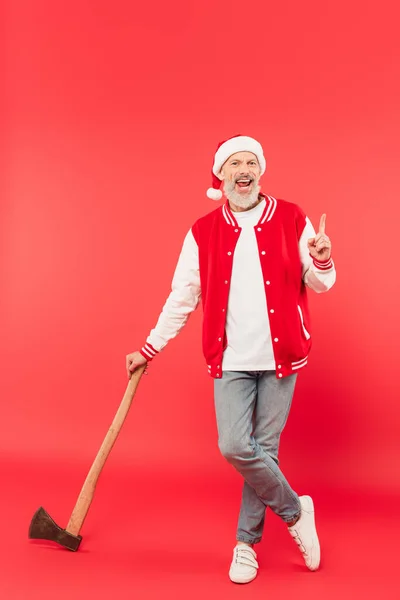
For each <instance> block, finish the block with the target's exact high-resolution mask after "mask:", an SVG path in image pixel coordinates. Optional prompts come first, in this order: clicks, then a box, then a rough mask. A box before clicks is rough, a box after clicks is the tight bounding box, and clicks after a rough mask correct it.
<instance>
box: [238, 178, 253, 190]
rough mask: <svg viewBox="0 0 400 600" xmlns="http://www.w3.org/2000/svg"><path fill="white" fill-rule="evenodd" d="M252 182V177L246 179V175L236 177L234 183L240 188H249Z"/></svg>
mask: <svg viewBox="0 0 400 600" xmlns="http://www.w3.org/2000/svg"><path fill="white" fill-rule="evenodd" d="M251 184H252V179H248V178H247V177H242V178H241V179H237V181H236V185H237V186H238V187H239V188H240V189H243V188H249V187H250V186H251Z"/></svg>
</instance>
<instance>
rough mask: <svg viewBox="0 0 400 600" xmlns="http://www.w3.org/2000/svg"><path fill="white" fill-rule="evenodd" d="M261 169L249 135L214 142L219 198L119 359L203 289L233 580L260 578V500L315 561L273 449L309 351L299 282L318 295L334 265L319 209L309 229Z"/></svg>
mask: <svg viewBox="0 0 400 600" xmlns="http://www.w3.org/2000/svg"><path fill="white" fill-rule="evenodd" d="M265 167H266V163H265V158H264V154H263V150H262V147H261V145H260V144H259V142H257V141H256V140H255V139H253V138H251V137H247V136H242V135H239V136H234V137H232V138H230V139H228V140H226V141H224V142H222V143H221V144H219V146H218V148H217V152H216V154H215V157H214V164H213V169H212V178H213V188H210V189H209V190H208V192H207V195H208V196H209V197H210V198H213V199H220V198H221V197H222V192H221V190H220V189H219V187H220V185H221V183H222V182H223V190H224V193H225V196H226V198H227V202H226V204H224V205H223V206H220V207H219V208H217V210H214V211H213V212H211V213H209V214H207V215H205V216H204V217H202V218H200V219H199V220H198V221H196V223H195V224H194V225H193V227H192V228H191V229H190V231H189V232H188V234H187V235H186V238H185V241H184V243H183V248H182V252H181V254H180V257H179V261H178V264H177V267H176V270H175V274H174V278H173V282H172V291H171V293H170V295H169V297H168V299H167V301H166V303H165V306H164V308H163V310H162V313H161V315H160V317H159V319H158V322H157V325H156V327H155V328H154V329H153V330H152V331H151V332H150V335H149V337H148V338H147V340H146V344H145V345H144V347H143V348H142V349H141V350H140V351H137V352H133V353H132V354H129V355H128V356H127V357H126V367H127V372H128V376H130V374H131V373H132V372H133V371H134V370H135V369H136V368H137V367H138V366H139V365H143V364H147V363H148V362H150V361H151V360H152V359H153V358H154V357H155V356H156V355H157V354H158V352H159V351H160V350H162V348H164V347H165V346H166V344H167V343H168V341H169V340H171V339H172V338H174V337H175V336H176V335H177V334H178V332H179V331H180V329H181V328H182V327H183V326H184V324H185V323H186V321H187V319H188V317H189V315H190V313H191V312H192V311H194V310H195V308H196V307H197V305H198V303H199V300H200V297H201V299H202V304H203V309H204V322H203V352H204V356H205V358H206V361H207V365H208V372H209V374H210V375H211V377H213V378H214V395H215V411H216V418H217V426H218V438H219V439H218V444H219V448H220V450H221V453H222V454H223V456H225V457H226V459H227V460H228V461H229V462H230V463H231V464H232V465H233V466H234V467H235V468H236V469H237V470H238V471H239V473H240V474H241V475H242V476H243V478H244V486H243V495H242V503H241V508H240V513H239V522H238V528H237V534H236V541H237V543H236V546H235V548H234V551H233V560H232V564H231V567H230V571H229V577H230V579H231V580H232V581H234V582H236V583H248V582H250V581H252V580H253V579H254V578H255V577H256V575H257V569H258V563H257V555H256V552H255V550H254V545H255V544H257V543H258V542H260V541H261V537H262V533H263V527H264V519H265V511H266V507H267V506H269V507H270V508H271V509H272V510H273V511H274V512H275V513H276V514H277V515H279V516H280V517H281V519H282V520H283V521H284V522H285V523H286V525H287V526H288V530H289V532H290V534H291V535H292V536H293V538H294V540H295V541H296V543H297V545H298V547H299V549H300V551H301V552H302V554H303V556H304V560H305V563H306V565H307V567H308V568H309V569H310V570H316V569H317V568H318V566H319V562H320V547H319V541H318V536H317V531H316V527H315V519H314V506H313V501H312V499H311V497H310V496H301V497H299V496H298V495H297V493H296V492H295V491H294V490H293V489H292V488H291V487H290V485H289V483H288V481H287V480H286V478H285V476H284V475H283V473H282V471H281V470H280V468H279V461H278V447H279V440H280V435H281V432H282V430H283V428H284V426H285V423H286V420H287V417H288V413H289V410H290V405H291V401H292V396H293V392H294V387H295V383H296V379H297V375H298V372H299V370H300V369H302V368H304V367H305V366H306V364H307V358H308V354H309V351H310V348H311V334H310V319H309V311H308V303H307V291H306V287H308V288H311V289H312V290H314V291H315V292H317V293H320V292H326V291H327V290H329V289H330V288H331V287H332V285H333V284H334V282H335V279H336V273H335V267H334V264H333V261H332V259H331V242H330V240H329V238H328V236H327V235H326V234H325V221H326V216H325V215H323V216H322V218H321V221H320V225H319V231H318V234H316V233H315V231H314V228H313V226H312V224H311V222H310V220H309V219H308V218H307V217H306V215H305V214H304V212H303V211H302V210H301V209H300V207H298V206H297V205H296V204H293V203H290V202H287V201H284V200H276V199H275V198H273V197H272V196H267V195H264V194H262V193H261V192H260V186H259V180H260V177H261V175H262V174H263V173H264V171H265Z"/></svg>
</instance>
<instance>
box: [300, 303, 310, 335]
mask: <svg viewBox="0 0 400 600" xmlns="http://www.w3.org/2000/svg"><path fill="white" fill-rule="evenodd" d="M297 308H298V310H299V315H300V321H301V326H302V328H303V333H304V335H305V338H306V340H309V339H310V337H311V335H310V334H309V333H308V331H307V329H306V328H305V327H304V320H303V313H302V312H301V308H300V306H299V305H297Z"/></svg>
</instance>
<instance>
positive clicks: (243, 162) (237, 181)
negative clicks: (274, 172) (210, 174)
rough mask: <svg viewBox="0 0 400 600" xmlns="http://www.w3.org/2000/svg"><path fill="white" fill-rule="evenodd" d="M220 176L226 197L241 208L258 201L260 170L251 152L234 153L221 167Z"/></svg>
mask: <svg viewBox="0 0 400 600" xmlns="http://www.w3.org/2000/svg"><path fill="white" fill-rule="evenodd" d="M220 176H221V177H222V179H223V183H224V192H225V195H226V197H227V198H228V199H229V200H231V201H232V202H233V203H234V204H236V205H237V206H240V207H241V208H248V207H250V206H252V205H253V204H255V203H256V202H257V199H258V193H259V191H260V187H259V185H258V182H259V179H260V176H261V169H260V165H259V163H258V160H257V157H256V156H255V154H253V153H252V152H236V153H235V154H232V156H230V157H229V158H228V160H227V161H226V162H225V163H224V164H223V165H222V168H221V171H220Z"/></svg>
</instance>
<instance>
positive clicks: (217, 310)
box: [192, 196, 332, 378]
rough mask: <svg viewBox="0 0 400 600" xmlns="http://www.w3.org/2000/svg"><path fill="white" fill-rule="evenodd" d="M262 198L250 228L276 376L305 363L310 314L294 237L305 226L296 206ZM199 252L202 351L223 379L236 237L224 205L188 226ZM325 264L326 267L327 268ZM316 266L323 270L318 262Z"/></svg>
mask: <svg viewBox="0 0 400 600" xmlns="http://www.w3.org/2000/svg"><path fill="white" fill-rule="evenodd" d="M264 197H265V199H266V207H265V210H264V212H263V214H262V216H261V218H260V220H259V222H258V223H257V225H256V226H255V228H254V229H255V235H256V238H257V244H258V250H259V256H260V262H261V268H262V273H263V278H264V288H265V294H266V298H267V304H268V306H273V307H275V310H274V313H273V314H270V313H268V316H269V323H270V328H271V336H272V342H273V350H274V358H275V363H276V377H277V378H280V377H285V376H287V375H290V374H292V373H295V372H296V371H297V370H298V369H301V368H302V367H304V366H305V365H306V364H307V357H308V354H309V352H310V349H311V336H310V316H309V308H308V302H307V291H306V286H305V284H304V282H303V279H302V266H301V262H300V256H299V239H300V236H301V234H302V232H303V229H304V227H305V224H306V216H305V213H304V212H303V211H302V210H301V208H300V207H299V206H297V205H296V204H293V203H291V202H287V201H285V200H276V199H275V198H272V197H271V196H264ZM192 232H193V236H194V238H195V240H196V242H197V244H198V248H199V270H200V280H201V294H202V303H203V310H204V319H203V353H204V356H205V359H206V361H207V365H208V368H209V373H210V374H211V376H212V377H214V378H218V377H221V376H222V370H221V365H222V355H223V352H224V350H225V348H226V346H227V337H226V332H225V320H226V312H227V308H228V297H229V286H230V280H231V275H232V261H233V255H234V252H235V247H236V243H237V241H238V238H239V236H240V233H241V228H240V227H239V225H238V223H237V221H236V219H235V216H234V213H233V212H232V211H231V210H230V208H229V203H226V204H225V205H223V206H221V207H219V208H218V209H217V210H215V211H213V212H211V213H209V214H207V215H205V216H204V217H202V218H200V219H198V221H196V223H195V224H194V225H193V227H192ZM327 262H329V263H330V264H329V265H328V264H327V265H326V268H331V265H332V264H331V261H327ZM319 268H320V269H321V268H324V265H323V264H321V265H320V266H319Z"/></svg>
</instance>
